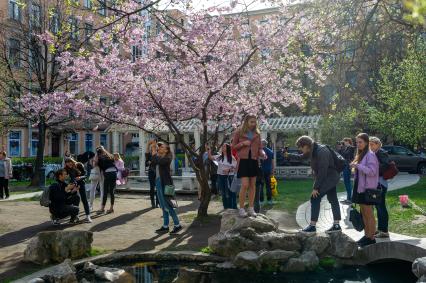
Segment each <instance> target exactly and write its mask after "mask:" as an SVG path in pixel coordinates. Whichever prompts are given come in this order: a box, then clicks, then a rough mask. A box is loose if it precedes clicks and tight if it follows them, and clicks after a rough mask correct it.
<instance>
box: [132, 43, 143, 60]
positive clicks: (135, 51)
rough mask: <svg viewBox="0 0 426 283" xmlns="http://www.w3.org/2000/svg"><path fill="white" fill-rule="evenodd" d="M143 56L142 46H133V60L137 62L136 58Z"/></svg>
mask: <svg viewBox="0 0 426 283" xmlns="http://www.w3.org/2000/svg"><path fill="white" fill-rule="evenodd" d="M140 57H142V47H140V46H136V45H134V46H132V62H135V61H136V59H138V58H140Z"/></svg>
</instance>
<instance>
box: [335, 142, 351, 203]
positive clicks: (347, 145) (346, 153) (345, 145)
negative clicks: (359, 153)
mask: <svg viewBox="0 0 426 283" xmlns="http://www.w3.org/2000/svg"><path fill="white" fill-rule="evenodd" d="M339 153H340V154H341V155H342V156H343V158H345V160H346V165H345V168H344V169H343V172H342V173H343V183H344V184H345V188H346V200H344V201H342V204H346V205H351V204H352V182H351V175H352V172H351V168H350V167H349V164H351V163H352V161H353V160H354V158H355V147H354V146H353V144H352V139H351V138H344V139H343V141H342V149H341V151H340V152H339Z"/></svg>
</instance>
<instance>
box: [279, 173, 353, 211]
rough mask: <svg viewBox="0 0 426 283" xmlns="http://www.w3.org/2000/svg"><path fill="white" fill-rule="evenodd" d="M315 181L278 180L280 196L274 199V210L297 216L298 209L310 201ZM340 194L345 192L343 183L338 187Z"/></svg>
mask: <svg viewBox="0 0 426 283" xmlns="http://www.w3.org/2000/svg"><path fill="white" fill-rule="evenodd" d="M312 185H313V180H312V179H307V180H289V179H287V180H278V196H276V197H275V198H274V202H275V204H274V209H279V210H284V211H286V212H288V213H290V214H292V215H296V212H297V208H298V207H299V205H301V204H302V203H304V202H306V201H308V200H309V199H310V195H311V193H312ZM337 191H338V192H344V191H345V189H344V186H343V183H342V182H340V183H339V184H338V187H337Z"/></svg>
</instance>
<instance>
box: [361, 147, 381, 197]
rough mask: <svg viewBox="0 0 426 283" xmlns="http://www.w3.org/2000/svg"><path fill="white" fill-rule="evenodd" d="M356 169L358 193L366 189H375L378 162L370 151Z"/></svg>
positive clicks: (377, 179) (377, 181) (377, 178)
mask: <svg viewBox="0 0 426 283" xmlns="http://www.w3.org/2000/svg"><path fill="white" fill-rule="evenodd" d="M356 169H357V170H358V188H357V191H358V193H364V192H365V190H366V189H376V188H377V185H378V184H379V160H378V159H377V157H376V154H375V153H374V152H372V151H371V150H369V151H368V153H367V154H366V155H365V156H364V158H363V159H362V160H361V162H360V163H359V164H357V166H356Z"/></svg>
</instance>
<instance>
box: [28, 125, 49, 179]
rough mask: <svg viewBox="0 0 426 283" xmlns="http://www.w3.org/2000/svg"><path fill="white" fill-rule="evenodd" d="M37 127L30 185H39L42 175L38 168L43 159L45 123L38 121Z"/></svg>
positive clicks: (41, 164)
mask: <svg viewBox="0 0 426 283" xmlns="http://www.w3.org/2000/svg"><path fill="white" fill-rule="evenodd" d="M37 128H38V144H37V156H36V160H35V164H34V172H33V177H32V179H31V184H30V186H31V187H38V186H40V180H41V178H44V176H40V169H41V167H42V166H43V161H44V146H45V142H46V124H45V123H44V122H40V123H39V124H38V126H37Z"/></svg>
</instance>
